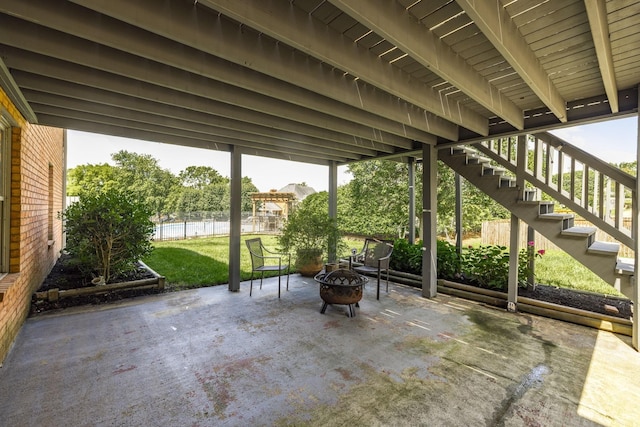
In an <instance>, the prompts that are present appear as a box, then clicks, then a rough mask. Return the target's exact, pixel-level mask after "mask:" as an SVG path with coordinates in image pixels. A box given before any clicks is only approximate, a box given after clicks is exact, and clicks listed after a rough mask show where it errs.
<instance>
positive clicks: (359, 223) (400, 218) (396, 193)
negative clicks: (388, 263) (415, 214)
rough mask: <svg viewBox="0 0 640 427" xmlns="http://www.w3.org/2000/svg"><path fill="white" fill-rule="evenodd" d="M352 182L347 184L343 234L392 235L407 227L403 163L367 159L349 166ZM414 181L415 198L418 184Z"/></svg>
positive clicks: (406, 197)
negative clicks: (347, 197) (344, 232)
mask: <svg viewBox="0 0 640 427" xmlns="http://www.w3.org/2000/svg"><path fill="white" fill-rule="evenodd" d="M349 172H350V173H351V174H352V175H353V179H352V180H351V181H350V182H349V183H348V184H347V186H348V187H349V190H348V192H347V194H348V195H349V196H350V197H349V199H348V201H347V206H346V210H347V211H348V212H349V214H348V216H347V217H344V218H342V222H341V223H342V224H343V226H344V227H345V231H346V232H349V233H357V234H361V235H362V234H366V235H386V236H395V235H398V234H399V232H401V231H402V230H406V227H407V225H408V212H409V192H408V188H407V183H408V179H409V178H408V176H409V175H408V169H407V165H406V164H403V163H396V162H392V161H388V160H371V161H366V162H360V163H353V164H351V165H349ZM417 181H418V180H416V198H417V199H418V200H420V199H421V191H420V190H419V189H420V188H421V185H418V184H419V183H418V182H417Z"/></svg>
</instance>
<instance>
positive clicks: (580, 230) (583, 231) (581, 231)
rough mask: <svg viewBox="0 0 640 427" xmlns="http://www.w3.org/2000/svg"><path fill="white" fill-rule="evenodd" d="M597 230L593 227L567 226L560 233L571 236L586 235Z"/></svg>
mask: <svg viewBox="0 0 640 427" xmlns="http://www.w3.org/2000/svg"><path fill="white" fill-rule="evenodd" d="M596 231H598V229H597V228H595V227H578V226H576V227H569V228H567V229H566V230H562V234H565V235H571V236H588V235H591V234H593V233H595V232H596Z"/></svg>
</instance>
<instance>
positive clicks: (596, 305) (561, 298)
mask: <svg viewBox="0 0 640 427" xmlns="http://www.w3.org/2000/svg"><path fill="white" fill-rule="evenodd" d="M518 296H521V297H526V298H531V299H536V300H539V301H545V302H550V303H554V304H558V305H564V306H566V307H573V308H578V309H581V310H586V311H591V312H593V313H600V314H606V315H609V316H613V317H620V318H622V319H630V318H631V316H632V310H633V309H632V305H633V304H632V303H631V301H630V300H628V299H626V298H618V297H612V296H607V295H600V294H594V293H588V292H580V291H575V290H572V289H565V288H558V287H555V286H547V285H536V287H535V289H529V288H528V289H524V288H519V289H518ZM616 310H617V311H616Z"/></svg>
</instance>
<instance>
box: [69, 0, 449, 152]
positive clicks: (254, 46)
mask: <svg viewBox="0 0 640 427" xmlns="http://www.w3.org/2000/svg"><path fill="white" fill-rule="evenodd" d="M78 3H80V4H81V5H82V6H84V7H88V8H91V9H93V10H96V11H99V12H101V13H104V14H105V15H108V16H111V17H113V18H115V19H118V20H121V21H124V22H128V23H129V24H132V25H134V26H137V27H140V28H143V29H145V30H146V31H149V32H152V33H154V34H158V35H161V36H162V37H165V38H167V39H170V40H173V41H176V42H178V43H182V44H184V45H187V46H191V47H193V48H195V49H197V50H200V51H202V52H206V53H209V54H211V55H213V56H216V57H219V58H222V59H225V60H227V61H229V62H232V63H234V64H237V65H241V66H243V67H247V68H250V69H252V70H254V71H257V72H259V73H261V74H264V75H267V76H272V77H274V78H276V79H278V80H281V81H283V82H289V83H290V84H292V85H295V86H298V87H299V88H303V89H306V90H307V91H311V92H315V93H317V94H320V95H323V96H325V97H329V98H331V99H333V100H336V101H339V102H340V103H343V104H346V105H349V106H351V107H355V108H357V109H360V110H364V111H366V112H369V113H373V114H375V115H377V116H380V117H382V118H384V119H391V120H394V121H397V122H400V123H403V124H404V125H405V126H410V127H414V128H417V129H420V130H422V131H424V132H428V133H431V134H433V135H438V136H441V137H443V138H447V139H456V138H457V134H458V132H457V127H456V126H455V125H453V124H452V123H451V122H449V121H447V120H443V119H442V118H441V117H438V116H436V115H434V114H428V113H427V114H425V110H424V109H423V108H418V107H416V106H415V105H412V104H410V103H408V102H405V101H402V100H398V99H397V97H396V96H392V95H390V94H389V93H385V92H383V91H380V90H376V88H375V87H371V86H369V85H366V84H365V83H364V82H363V81H360V80H358V79H354V78H351V77H349V76H345V75H344V72H339V70H335V69H333V68H332V67H328V66H327V65H326V64H322V63H319V62H316V61H310V60H309V58H308V57H307V56H306V55H300V53H299V52H295V51H294V50H292V49H290V48H287V47H286V46H283V45H282V44H279V43H277V42H276V41H274V40H271V39H269V38H268V37H261V36H260V35H259V34H258V33H256V32H253V31H247V30H246V29H243V28H242V27H241V26H238V25H237V24H234V23H232V22H231V21H230V20H229V19H226V18H224V17H221V16H220V15H219V14H218V13H215V12H213V11H211V10H209V9H206V8H203V7H200V6H199V2H197V3H196V4H194V5H193V8H192V9H189V8H185V7H184V3H180V2H179V3H165V4H164V5H163V7H158V5H157V2H156V1H155V0H138V1H136V2H130V1H125V0H83V1H81V2H78ZM202 28H207V29H208V36H207V37H202ZM422 142H426V143H432V142H428V141H422Z"/></svg>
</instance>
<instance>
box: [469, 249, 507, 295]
mask: <svg viewBox="0 0 640 427" xmlns="http://www.w3.org/2000/svg"><path fill="white" fill-rule="evenodd" d="M462 274H463V275H464V276H465V277H468V278H470V279H472V280H475V281H476V282H478V284H479V285H480V286H483V287H487V288H492V289H505V288H506V287H507V283H508V279H509V252H508V250H507V248H506V247H505V246H498V245H489V246H479V247H477V248H473V247H470V248H468V249H466V250H464V251H463V253H462Z"/></svg>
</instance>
